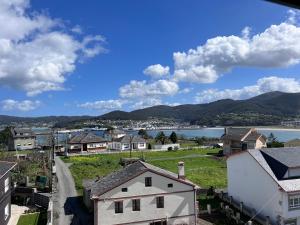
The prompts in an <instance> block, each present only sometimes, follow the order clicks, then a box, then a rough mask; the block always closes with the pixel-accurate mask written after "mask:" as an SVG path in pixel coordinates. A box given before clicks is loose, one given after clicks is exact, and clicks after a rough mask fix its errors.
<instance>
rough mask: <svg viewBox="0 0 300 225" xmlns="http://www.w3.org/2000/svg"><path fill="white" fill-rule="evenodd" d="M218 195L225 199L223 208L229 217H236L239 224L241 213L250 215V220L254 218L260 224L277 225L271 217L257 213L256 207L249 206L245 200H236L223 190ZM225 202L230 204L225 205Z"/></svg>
mask: <svg viewBox="0 0 300 225" xmlns="http://www.w3.org/2000/svg"><path fill="white" fill-rule="evenodd" d="M216 195H217V196H218V197H219V198H220V199H221V200H222V201H223V202H221V210H222V211H223V212H224V213H225V214H226V215H227V216H228V217H231V218H233V219H235V220H236V221H237V224H239V223H238V221H239V220H240V218H241V217H240V215H241V214H243V215H246V216H248V217H249V218H250V220H253V221H255V222H256V223H258V224H261V225H275V224H273V223H272V222H271V221H270V218H269V217H268V216H264V215H261V214H259V213H257V212H256V210H255V209H253V208H249V207H247V206H246V205H244V203H243V202H237V201H235V200H234V199H233V197H232V196H228V195H227V194H226V193H223V192H221V193H218V194H216ZM224 202H225V203H227V204H229V205H224ZM230 206H232V207H233V208H234V209H235V210H233V209H231V208H230ZM235 211H236V212H235ZM250 224H251V223H250Z"/></svg>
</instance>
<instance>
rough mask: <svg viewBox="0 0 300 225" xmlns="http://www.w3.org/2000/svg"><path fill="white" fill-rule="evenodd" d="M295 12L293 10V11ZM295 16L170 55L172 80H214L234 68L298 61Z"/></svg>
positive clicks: (299, 35) (299, 44) (299, 46)
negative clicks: (255, 30) (265, 27)
mask: <svg viewBox="0 0 300 225" xmlns="http://www.w3.org/2000/svg"><path fill="white" fill-rule="evenodd" d="M293 12H294V11H293ZM295 21H296V19H295V15H294V14H293V13H292V15H291V16H290V17H289V19H288V21H287V22H283V23H281V24H279V25H272V26H270V27H269V28H267V29H266V30H265V31H263V32H262V33H259V34H256V35H254V36H250V28H249V27H246V28H244V30H243V31H242V36H241V37H239V36H234V35H231V36H218V37H215V38H212V39H208V40H207V42H206V43H205V44H204V45H200V46H198V47H197V48H196V49H190V50H189V51H188V52H176V53H174V54H173V58H174V63H175V71H174V79H175V81H177V82H178V81H184V82H193V83H213V82H215V81H216V80H217V79H218V78H219V77H220V76H222V75H223V74H225V73H227V72H230V71H231V70H232V69H233V68H235V67H261V68H279V67H288V66H291V65H295V64H298V63H299V62H300V27H298V26H297V24H296V23H295Z"/></svg>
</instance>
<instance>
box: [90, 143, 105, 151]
mask: <svg viewBox="0 0 300 225" xmlns="http://www.w3.org/2000/svg"><path fill="white" fill-rule="evenodd" d="M106 146H107V144H106V142H101V143H91V144H87V148H88V149H93V148H106Z"/></svg>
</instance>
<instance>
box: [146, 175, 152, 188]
mask: <svg viewBox="0 0 300 225" xmlns="http://www.w3.org/2000/svg"><path fill="white" fill-rule="evenodd" d="M151 186H152V177H145V187H151Z"/></svg>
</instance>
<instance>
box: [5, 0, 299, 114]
mask: <svg viewBox="0 0 300 225" xmlns="http://www.w3.org/2000/svg"><path fill="white" fill-rule="evenodd" d="M299 15H300V14H299V11H297V10H295V9H290V8H288V7H285V6H281V5H277V4H273V3H269V2H266V1H262V0H243V1H240V0H227V1H223V0H201V1H199V0H186V1H181V0H164V1H161V0H122V1H120V0H105V1H104V0H76V1H73V0H64V1H61V0H43V1H40V0H1V1H0V27H1V29H0V114H5V115H14V116H48V115H101V114H104V113H106V112H109V111H113V110H125V111H132V110H135V109H141V108H145V107H149V106H154V105H161V104H164V105H170V106H175V105H179V104H200V103H209V102H212V101H216V100H219V99H225V98H231V99H247V98H250V97H253V96H256V95H259V94H263V93H266V92H270V91H283V92H290V93H294V92H300V75H299V73H300V65H299V63H300V16H299Z"/></svg>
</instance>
